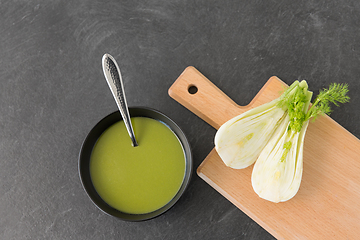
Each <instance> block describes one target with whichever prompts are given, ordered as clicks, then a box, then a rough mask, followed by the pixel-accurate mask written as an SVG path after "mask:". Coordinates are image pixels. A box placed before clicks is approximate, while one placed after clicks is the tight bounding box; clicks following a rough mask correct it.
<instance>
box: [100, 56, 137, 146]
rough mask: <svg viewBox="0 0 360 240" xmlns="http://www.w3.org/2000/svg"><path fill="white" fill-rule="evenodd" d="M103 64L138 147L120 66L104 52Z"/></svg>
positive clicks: (110, 85) (131, 136)
mask: <svg viewBox="0 0 360 240" xmlns="http://www.w3.org/2000/svg"><path fill="white" fill-rule="evenodd" d="M102 66H103V71H104V75H105V78H106V81H107V83H108V85H109V87H110V90H111V92H112V94H113V96H114V98H115V102H116V104H117V106H118V108H119V110H120V113H121V116H122V118H123V120H124V123H125V126H126V129H127V131H128V133H129V136H130V138H131V141H132V145H133V146H134V147H136V146H138V143H137V142H136V139H135V134H134V130H133V127H132V125H131V120H130V114H129V109H128V106H127V103H126V98H125V91H124V83H123V81H122V78H121V73H120V69H119V66H118V65H117V63H116V61H115V59H114V58H113V57H112V56H111V55H110V54H104V56H103V58H102Z"/></svg>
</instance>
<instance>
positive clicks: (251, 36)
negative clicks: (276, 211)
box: [0, 0, 360, 239]
mask: <svg viewBox="0 0 360 240" xmlns="http://www.w3.org/2000/svg"><path fill="white" fill-rule="evenodd" d="M359 26H360V2H359V1H358V0H353V1H350V0H349V1H347V0H341V1H339V0H336V1H335V0H329V1H323V0H316V1H313V0H306V1H295V0H293V1H256V0H255V1H215V0H199V1H195V0H193V1H186V0H183V1H174V0H172V1H171V0H148V1H145V0H143V1H131V0H130V1H123V0H121V1H120V0H119V1H48V0H44V1H30V0H29V1H25V0H23V1H15V0H14V1H2V0H0V239H272V236H271V235H270V234H268V233H267V232H266V231H265V230H263V229H262V228H261V227H260V226H259V225H257V224H256V223H255V222H254V221H252V220H251V219H250V218H249V217H247V216H246V215H245V214H244V213H243V212H241V211H240V210H238V209H237V208H236V207H235V206H233V205H232V204H231V203H230V202H229V201H228V200H227V199H225V198H224V197H223V196H221V195H220V194H219V193H217V192H216V191H215V190H214V189H212V188H211V187H210V186H209V185H208V184H206V183H205V182H204V181H203V180H202V179H200V178H199V177H198V176H197V175H196V174H194V175H193V178H192V181H191V184H190V186H189V188H188V190H187V192H186V193H185V194H184V196H183V197H182V198H181V199H180V201H179V202H178V203H177V204H176V205H175V206H174V207H173V208H172V209H171V210H170V211H169V212H167V213H165V214H164V215H162V216H160V217H158V218H156V219H153V220H150V221H146V222H141V223H129V222H123V221H120V220H117V219H115V218H112V217H109V216H107V215H105V214H103V213H102V212H100V211H99V210H98V209H97V208H96V207H95V206H94V205H93V204H92V203H91V202H90V200H89V198H88V197H87V195H86V194H85V192H84V191H83V189H82V186H81V183H80V180H79V176H78V170H77V158H78V153H79V150H80V147H81V144H82V141H83V140H84V138H85V136H86V135H87V133H88V132H89V131H90V129H91V128H92V127H93V126H94V124H96V123H97V121H99V120H100V119H101V118H103V117H104V116H105V115H107V114H109V113H111V112H113V111H115V110H116V109H117V108H116V104H115V102H114V100H113V98H112V95H111V93H110V90H109V88H108V86H107V83H106V81H105V79H104V76H103V73H102V69H101V58H102V55H103V54H104V53H110V54H112V55H113V56H114V57H115V58H116V60H117V61H118V64H119V65H120V67H121V70H122V74H123V79H124V82H125V89H126V94H127V97H128V104H129V106H147V107H152V108H155V109H158V110H160V111H162V112H164V113H165V114H167V115H168V116H170V117H171V118H172V119H173V120H174V121H175V122H177V123H178V125H179V126H180V127H181V128H182V129H183V130H184V132H185V134H186V135H187V137H188V139H189V141H190V144H191V147H192V150H193V156H194V169H196V168H197V167H198V166H199V164H200V163H201V162H202V161H203V159H204V158H205V157H206V155H207V154H208V153H209V152H210V150H211V149H212V148H213V147H214V145H213V138H214V135H215V129H213V128H212V127H211V126H209V125H208V124H207V123H205V122H204V121H202V120H201V119H199V118H198V117H197V116H195V115H194V114H193V113H191V112H190V111H188V110H187V109H185V108H184V107H182V106H181V105H180V104H178V103H177V102H175V101H174V100H173V99H171V98H170V97H169V96H168V94H167V90H168V88H169V87H170V86H171V84H172V83H173V82H174V81H175V80H176V78H177V77H178V76H179V75H180V74H181V72H182V71H183V70H184V69H185V68H186V67H187V66H189V65H193V66H195V67H196V68H197V69H198V70H200V71H201V72H202V73H203V74H204V75H205V76H206V77H208V78H209V79H210V80H211V81H212V82H213V83H215V85H217V86H218V87H219V88H220V89H221V90H223V91H224V92H225V93H226V94H227V95H228V96H230V97H231V98H232V99H233V100H234V101H235V102H237V103H238V104H240V105H245V104H247V103H249V102H250V100H251V99H252V98H253V97H254V96H255V94H256V93H257V92H258V91H259V89H260V88H261V87H262V86H263V84H264V83H265V82H266V81H267V80H268V79H269V77H271V76H273V75H276V76H278V77H279V78H281V79H282V80H283V81H285V82H286V83H288V84H291V83H292V82H293V81H294V80H296V79H300V80H301V79H306V80H307V81H308V84H309V86H310V89H311V90H313V91H314V92H315V94H316V93H317V90H318V89H320V88H324V87H327V86H328V85H329V84H330V83H331V82H346V83H349V85H350V89H351V90H350V93H349V95H350V97H351V102H350V103H348V104H345V105H343V106H341V108H336V109H335V111H334V112H333V114H332V115H331V116H332V118H334V119H335V120H336V121H337V122H339V123H340V124H341V125H342V126H344V127H345V128H346V129H348V130H349V131H350V132H351V133H353V134H354V135H355V136H356V137H360V127H359V124H358V123H359V120H360V113H359V111H358V109H359V106H360V98H359V94H358V93H359V91H360V84H359V80H358V78H359V76H360V41H359V38H360V31H359ZM344 164H346V163H344ZM305 171H306V169H305ZM304 231H306V229H304Z"/></svg>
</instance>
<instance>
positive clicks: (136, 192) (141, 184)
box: [90, 117, 185, 214]
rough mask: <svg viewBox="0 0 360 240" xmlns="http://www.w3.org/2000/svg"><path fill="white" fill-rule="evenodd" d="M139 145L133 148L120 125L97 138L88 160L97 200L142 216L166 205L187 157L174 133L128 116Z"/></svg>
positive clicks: (180, 175) (178, 183) (148, 121)
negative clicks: (97, 196) (97, 195)
mask: <svg viewBox="0 0 360 240" xmlns="http://www.w3.org/2000/svg"><path fill="white" fill-rule="evenodd" d="M131 122H132V124H133V128H134V132H135V136H136V140H137V142H138V144H139V146H137V147H133V146H132V145H131V140H130V137H129V134H128V132H127V130H126V127H125V124H124V122H123V121H120V122H117V123H115V124H113V125H112V126H110V127H109V128H108V129H107V130H106V131H105V132H104V133H103V134H102V135H101V136H100V138H99V139H98V141H97V143H96V144H95V146H94V149H93V152H92V154H91V159H90V175H91V180H92V182H93V184H94V186H95V189H96V191H97V192H98V194H99V195H100V197H101V198H102V199H103V200H104V201H105V202H107V203H108V204H109V205H110V206H112V207H113V208H116V209H118V210H120V211H122V212H126V213H130V214H144V213H149V212H152V211H155V210H157V209H159V208H161V207H163V206H164V205H166V204H167V203H168V202H169V201H170V200H171V199H172V198H173V197H174V196H175V195H176V193H177V192H178V190H179V189H180V186H181V184H182V182H183V178H184V174H185V156H184V152H183V148H182V146H181V143H180V142H179V140H178V138H177V137H176V135H175V134H174V133H173V132H172V131H171V130H170V129H169V128H168V127H167V126H166V125H165V124H163V123H161V122H159V121H157V120H154V119H151V118H146V117H134V118H131Z"/></svg>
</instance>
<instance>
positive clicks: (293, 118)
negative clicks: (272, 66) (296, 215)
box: [215, 80, 350, 202]
mask: <svg viewBox="0 0 360 240" xmlns="http://www.w3.org/2000/svg"><path fill="white" fill-rule="evenodd" d="M347 92H348V85H347V84H337V83H334V84H331V85H330V86H329V89H324V90H320V92H319V94H318V96H317V97H316V99H315V100H314V102H313V104H312V106H311V107H310V108H309V106H310V101H311V98H312V92H311V91H308V84H307V82H306V81H305V80H303V81H301V82H299V81H295V82H294V83H293V84H291V86H290V87H289V88H288V89H287V90H286V91H285V92H284V93H283V94H282V95H281V96H280V97H279V98H277V99H275V100H273V101H271V102H269V103H266V104H263V105H261V106H259V107H256V108H253V109H251V110H249V111H247V112H245V113H243V114H241V115H239V116H236V117H234V118H233V119H230V120H229V121H227V122H226V123H224V124H223V125H222V126H221V127H220V128H219V130H218V131H217V133H216V135H215V149H216V151H217V152H218V154H219V156H220V158H221V159H222V160H223V162H224V163H225V164H226V165H227V166H229V167H232V168H237V169H239V168H246V167H248V166H250V165H251V164H253V163H254V162H255V165H254V168H253V171H252V176H251V183H252V187H253V189H254V191H255V192H256V193H257V194H258V195H259V197H261V198H263V199H266V200H268V201H272V202H283V201H287V200H289V199H291V198H292V197H294V196H295V195H296V193H297V192H298V190H299V188H300V183H301V179H302V172H303V149H304V139H305V134H306V130H307V127H308V124H309V120H310V118H313V119H315V118H316V116H318V115H319V114H330V112H331V108H330V103H334V104H335V105H336V106H338V102H340V103H345V102H348V101H349V99H350V98H349V97H348V96H347V95H346V94H347Z"/></svg>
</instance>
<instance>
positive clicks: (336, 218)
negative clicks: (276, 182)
mask: <svg viewBox="0 0 360 240" xmlns="http://www.w3.org/2000/svg"><path fill="white" fill-rule="evenodd" d="M190 86H195V87H197V89H198V91H197V92H196V93H195V94H190V93H189V91H188V88H189V87H190ZM284 86H286V84H284V83H283V82H282V81H281V80H280V79H278V78H277V77H271V78H270V79H269V80H268V82H267V83H266V84H265V85H264V86H263V88H262V89H261V90H260V91H259V93H258V94H257V95H256V96H255V97H254V99H253V100H252V101H251V102H250V104H248V105H247V106H239V105H237V104H236V103H235V102H233V101H232V100H231V99H230V98H229V97H227V96H226V95H225V94H224V93H223V92H222V91H221V90H219V89H218V88H217V87H216V86H215V85H214V84H213V83H211V82H210V81H209V80H208V79H207V78H206V77H205V76H203V75H202V74H201V73H200V72H199V71H197V70H196V69H195V68H194V67H188V68H186V69H185V71H184V72H183V73H182V74H181V75H180V76H179V78H178V79H177V80H176V81H175V82H174V84H173V85H172V86H171V87H170V89H169V95H170V96H171V97H172V98H174V99H175V100H176V101H178V102H179V103H181V104H182V105H184V106H185V107H186V108H188V109H189V110H190V111H192V112H193V113H195V114H196V115H197V116H199V117H200V118H202V119H203V120H205V121H206V122H207V123H209V124H210V125H212V126H213V127H214V128H216V129H218V128H219V127H220V126H221V125H222V124H223V123H225V122H226V121H227V120H229V119H231V118H232V117H235V116H237V115H238V114H241V113H243V112H244V111H247V110H249V109H251V108H253V107H256V106H259V105H261V104H263V103H266V102H268V101H270V100H272V99H275V98H276V97H278V96H279V94H280V92H281V90H282V89H283V87H284ZM252 168H253V166H250V167H248V168H246V169H232V168H229V167H227V166H225V164H224V163H223V162H222V160H221V159H220V157H219V155H218V154H217V152H216V150H215V149H213V150H212V151H211V152H210V153H209V155H208V156H207V157H206V158H205V160H204V161H203V162H202V163H201V165H200V166H199V167H198V169H197V173H198V175H199V176H200V177H201V178H202V179H204V180H205V181H206V182H207V183H208V184H209V185H211V186H212V187H213V188H214V189H216V190H217V191H219V192H220V193H221V194H222V195H223V196H225V197H226V198H227V199H228V200H230V201H231V202H232V203H233V204H234V205H236V206H237V207H238V208H239V209H241V210H242V211H243V212H245V213H246V214H247V215H248V216H250V217H251V218H252V219H253V220H254V221H256V222H257V223H258V224H259V225H261V226H262V227H263V228H264V229H266V230H267V231H268V232H269V233H271V234H272V235H273V236H274V237H276V238H278V239H359V237H360V141H359V139H357V138H356V137H355V136H353V135H352V134H351V133H350V132H348V131H347V130H346V129H344V128H343V127H342V126H341V125H339V124H338V123H336V122H335V121H334V120H333V119H331V118H330V117H328V116H322V117H319V118H318V119H317V120H316V121H315V122H310V124H309V127H308V130H307V133H306V137H305V145H304V172H303V178H302V182H301V186H300V189H299V192H298V193H297V195H296V196H295V197H294V198H292V199H290V200H289V201H286V202H283V203H272V202H269V201H266V200H263V199H261V198H259V197H258V196H257V195H256V194H255V192H254V191H253V189H252V186H251V171H252Z"/></svg>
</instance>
